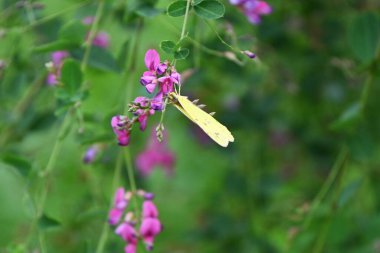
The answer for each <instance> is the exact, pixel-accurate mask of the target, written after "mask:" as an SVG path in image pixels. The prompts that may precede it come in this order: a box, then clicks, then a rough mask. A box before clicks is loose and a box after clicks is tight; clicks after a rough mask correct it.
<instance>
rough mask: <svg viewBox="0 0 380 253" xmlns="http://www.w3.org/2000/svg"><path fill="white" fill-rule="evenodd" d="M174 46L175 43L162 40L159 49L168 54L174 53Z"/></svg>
mask: <svg viewBox="0 0 380 253" xmlns="http://www.w3.org/2000/svg"><path fill="white" fill-rule="evenodd" d="M176 46H177V45H176V43H175V42H174V41H171V40H163V41H161V43H160V48H161V49H162V50H163V51H164V52H166V53H168V54H172V53H174V51H175V50H176Z"/></svg>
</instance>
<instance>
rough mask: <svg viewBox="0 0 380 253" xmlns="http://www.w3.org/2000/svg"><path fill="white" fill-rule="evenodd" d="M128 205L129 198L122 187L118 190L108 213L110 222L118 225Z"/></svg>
mask: <svg viewBox="0 0 380 253" xmlns="http://www.w3.org/2000/svg"><path fill="white" fill-rule="evenodd" d="M127 205H128V199H127V197H126V193H125V190H124V188H122V187H120V188H118V189H117V190H116V193H115V197H114V201H113V207H112V209H111V210H110V212H109V215H108V222H109V223H110V224H111V225H116V224H117V223H119V221H120V218H121V216H122V215H123V213H124V210H125V208H126V207H127Z"/></svg>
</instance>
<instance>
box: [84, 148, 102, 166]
mask: <svg viewBox="0 0 380 253" xmlns="http://www.w3.org/2000/svg"><path fill="white" fill-rule="evenodd" d="M99 150H100V149H99V146H98V145H92V146H91V147H89V148H88V149H87V150H86V153H85V154H84V156H83V162H84V163H86V164H90V163H92V162H93V161H95V158H96V155H97V154H98V152H99Z"/></svg>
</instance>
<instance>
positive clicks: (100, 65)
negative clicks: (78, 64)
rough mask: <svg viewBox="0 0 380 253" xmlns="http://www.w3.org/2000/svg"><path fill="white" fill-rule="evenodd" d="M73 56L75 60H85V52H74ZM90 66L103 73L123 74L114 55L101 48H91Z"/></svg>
mask: <svg viewBox="0 0 380 253" xmlns="http://www.w3.org/2000/svg"><path fill="white" fill-rule="evenodd" d="M72 55H73V57H74V58H75V59H78V60H80V59H82V58H83V55H84V50H83V49H81V50H74V51H72ZM88 65H89V66H90V67H93V68H96V69H99V70H103V71H112V72H116V73H120V72H121V69H120V66H119V65H118V64H117V62H116V59H115V58H114V57H113V55H112V54H111V53H110V52H109V51H107V50H106V49H104V48H101V47H96V46H94V47H91V51H90V56H89V58H88Z"/></svg>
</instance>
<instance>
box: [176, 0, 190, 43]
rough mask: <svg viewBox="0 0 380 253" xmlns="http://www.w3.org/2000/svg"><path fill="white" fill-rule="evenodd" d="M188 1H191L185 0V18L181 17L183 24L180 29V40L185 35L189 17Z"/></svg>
mask: <svg viewBox="0 0 380 253" xmlns="http://www.w3.org/2000/svg"><path fill="white" fill-rule="evenodd" d="M190 3H191V0H187V4H186V11H185V18H184V19H183V25H182V31H181V37H180V38H179V40H180V41H181V40H182V39H183V38H184V37H185V32H186V25H187V20H188V18H189V10H190Z"/></svg>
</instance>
